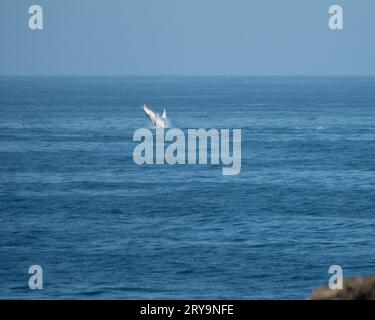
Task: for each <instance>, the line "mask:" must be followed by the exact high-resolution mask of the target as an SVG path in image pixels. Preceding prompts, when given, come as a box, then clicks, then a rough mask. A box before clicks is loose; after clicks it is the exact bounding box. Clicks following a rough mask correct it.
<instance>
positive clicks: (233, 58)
mask: <svg viewBox="0 0 375 320" xmlns="http://www.w3.org/2000/svg"><path fill="white" fill-rule="evenodd" d="M33 4H39V5H41V6H42V8H43V11H44V30H39V31H38V30H37V31H35V30H34V31H33V30H30V29H29V28H28V19H29V17H30V15H29V14H28V8H29V7H30V6H31V5H33ZM333 4H339V5H341V6H342V7H343V9H344V30H337V31H332V30H330V29H329V28H328V19H329V14H328V8H329V7H330V6H331V5H333ZM374 32H375V1H374V0H358V1H353V0H230V1H229V0H105V1H104V0H1V1H0V46H1V47H0V75H16V74H22V75H28V74H42V75H58V74H77V75H93V74H100V75H144V74H150V75H163V74H175V75H180V74H189V75H192V74H196V75H205V74H207V75H211V74H212V75H216V74H223V75H233V74H240V75H281V74H285V75H300V74H301V75H324V74H329V75H341V74H372V75H374V74H375V41H374V38H375V34H374Z"/></svg>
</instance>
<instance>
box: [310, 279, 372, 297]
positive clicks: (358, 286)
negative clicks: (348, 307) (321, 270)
mask: <svg viewBox="0 0 375 320" xmlns="http://www.w3.org/2000/svg"><path fill="white" fill-rule="evenodd" d="M309 299H311V300H375V276H372V277H369V278H362V277H359V278H351V279H344V283H343V289H342V290H332V289H330V288H328V287H321V288H318V289H316V290H315V291H314V292H313V293H312V294H311V296H310V297H309Z"/></svg>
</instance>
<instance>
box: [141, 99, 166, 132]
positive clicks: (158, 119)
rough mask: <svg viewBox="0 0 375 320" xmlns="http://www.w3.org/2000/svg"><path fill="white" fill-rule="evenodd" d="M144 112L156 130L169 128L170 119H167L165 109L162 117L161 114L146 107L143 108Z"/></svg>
mask: <svg viewBox="0 0 375 320" xmlns="http://www.w3.org/2000/svg"><path fill="white" fill-rule="evenodd" d="M143 111H144V112H145V114H146V115H147V117H148V118H149V120H150V122H151V125H152V126H153V127H154V128H168V119H167V113H166V112H165V109H164V111H163V115H162V116H160V114H158V113H157V112H155V111H152V110H151V109H150V108H149V107H147V106H146V105H144V106H143Z"/></svg>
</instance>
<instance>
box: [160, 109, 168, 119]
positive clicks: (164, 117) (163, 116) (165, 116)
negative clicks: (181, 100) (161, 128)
mask: <svg viewBox="0 0 375 320" xmlns="http://www.w3.org/2000/svg"><path fill="white" fill-rule="evenodd" d="M161 117H162V118H163V119H164V120H165V119H167V113H166V112H165V109H164V111H163V115H162V116H161Z"/></svg>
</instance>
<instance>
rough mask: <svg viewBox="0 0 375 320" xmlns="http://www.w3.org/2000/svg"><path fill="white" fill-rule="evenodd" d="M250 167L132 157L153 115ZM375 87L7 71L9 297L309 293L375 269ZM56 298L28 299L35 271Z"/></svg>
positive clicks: (3, 211)
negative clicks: (238, 147) (223, 139)
mask: <svg viewBox="0 0 375 320" xmlns="http://www.w3.org/2000/svg"><path fill="white" fill-rule="evenodd" d="M143 104H147V105H149V106H150V107H151V108H152V109H153V110H155V111H158V112H162V111H163V109H164V108H165V109H166V111H167V115H168V117H169V119H170V120H171V122H172V124H173V127H176V128H182V129H187V128H197V129H198V128H206V129H209V128H217V129H220V128H240V129H241V130H242V169H241V172H240V173H239V174H238V175H234V176H224V175H222V167H221V166H217V165H210V164H208V165H145V166H138V165H136V164H135V163H134V161H133V157H132V152H133V149H134V147H135V145H136V143H135V142H133V141H132V137H133V133H134V131H135V130H137V129H139V128H144V127H147V126H148V120H147V118H146V117H145V115H144V113H143V111H142V109H141V106H142V105H143ZM374 159H375V77H333V76H332V77H241V76H238V77H229V76H228V77H224V76H216V77H208V76H207V77H206V76H201V77H193V76H191V77H188V76H186V77H185V76H184V77H182V76H181V77H178V76H176V77H172V76H162V77H159V76H144V77H141V76H129V77H104V76H102V77H78V76H77V77H68V76H65V77H63V76H61V77H47V76H41V77H16V76H14V77H0V191H1V192H0V298H2V299H15V298H21V299H68V298H70V299H306V298H307V297H308V296H309V294H310V293H311V292H312V291H313V290H314V289H315V288H316V287H319V286H321V285H327V283H328V280H329V277H330V276H331V275H330V274H329V273H328V269H329V267H330V266H331V265H340V266H341V267H342V268H343V272H344V277H350V276H356V275H363V276H366V275H371V274H374V273H375V174H374V173H375V161H374ZM35 264H36V265H40V266H41V267H42V268H43V290H30V289H29V286H28V281H29V278H30V276H31V275H30V274H28V268H29V266H31V265H35Z"/></svg>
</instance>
